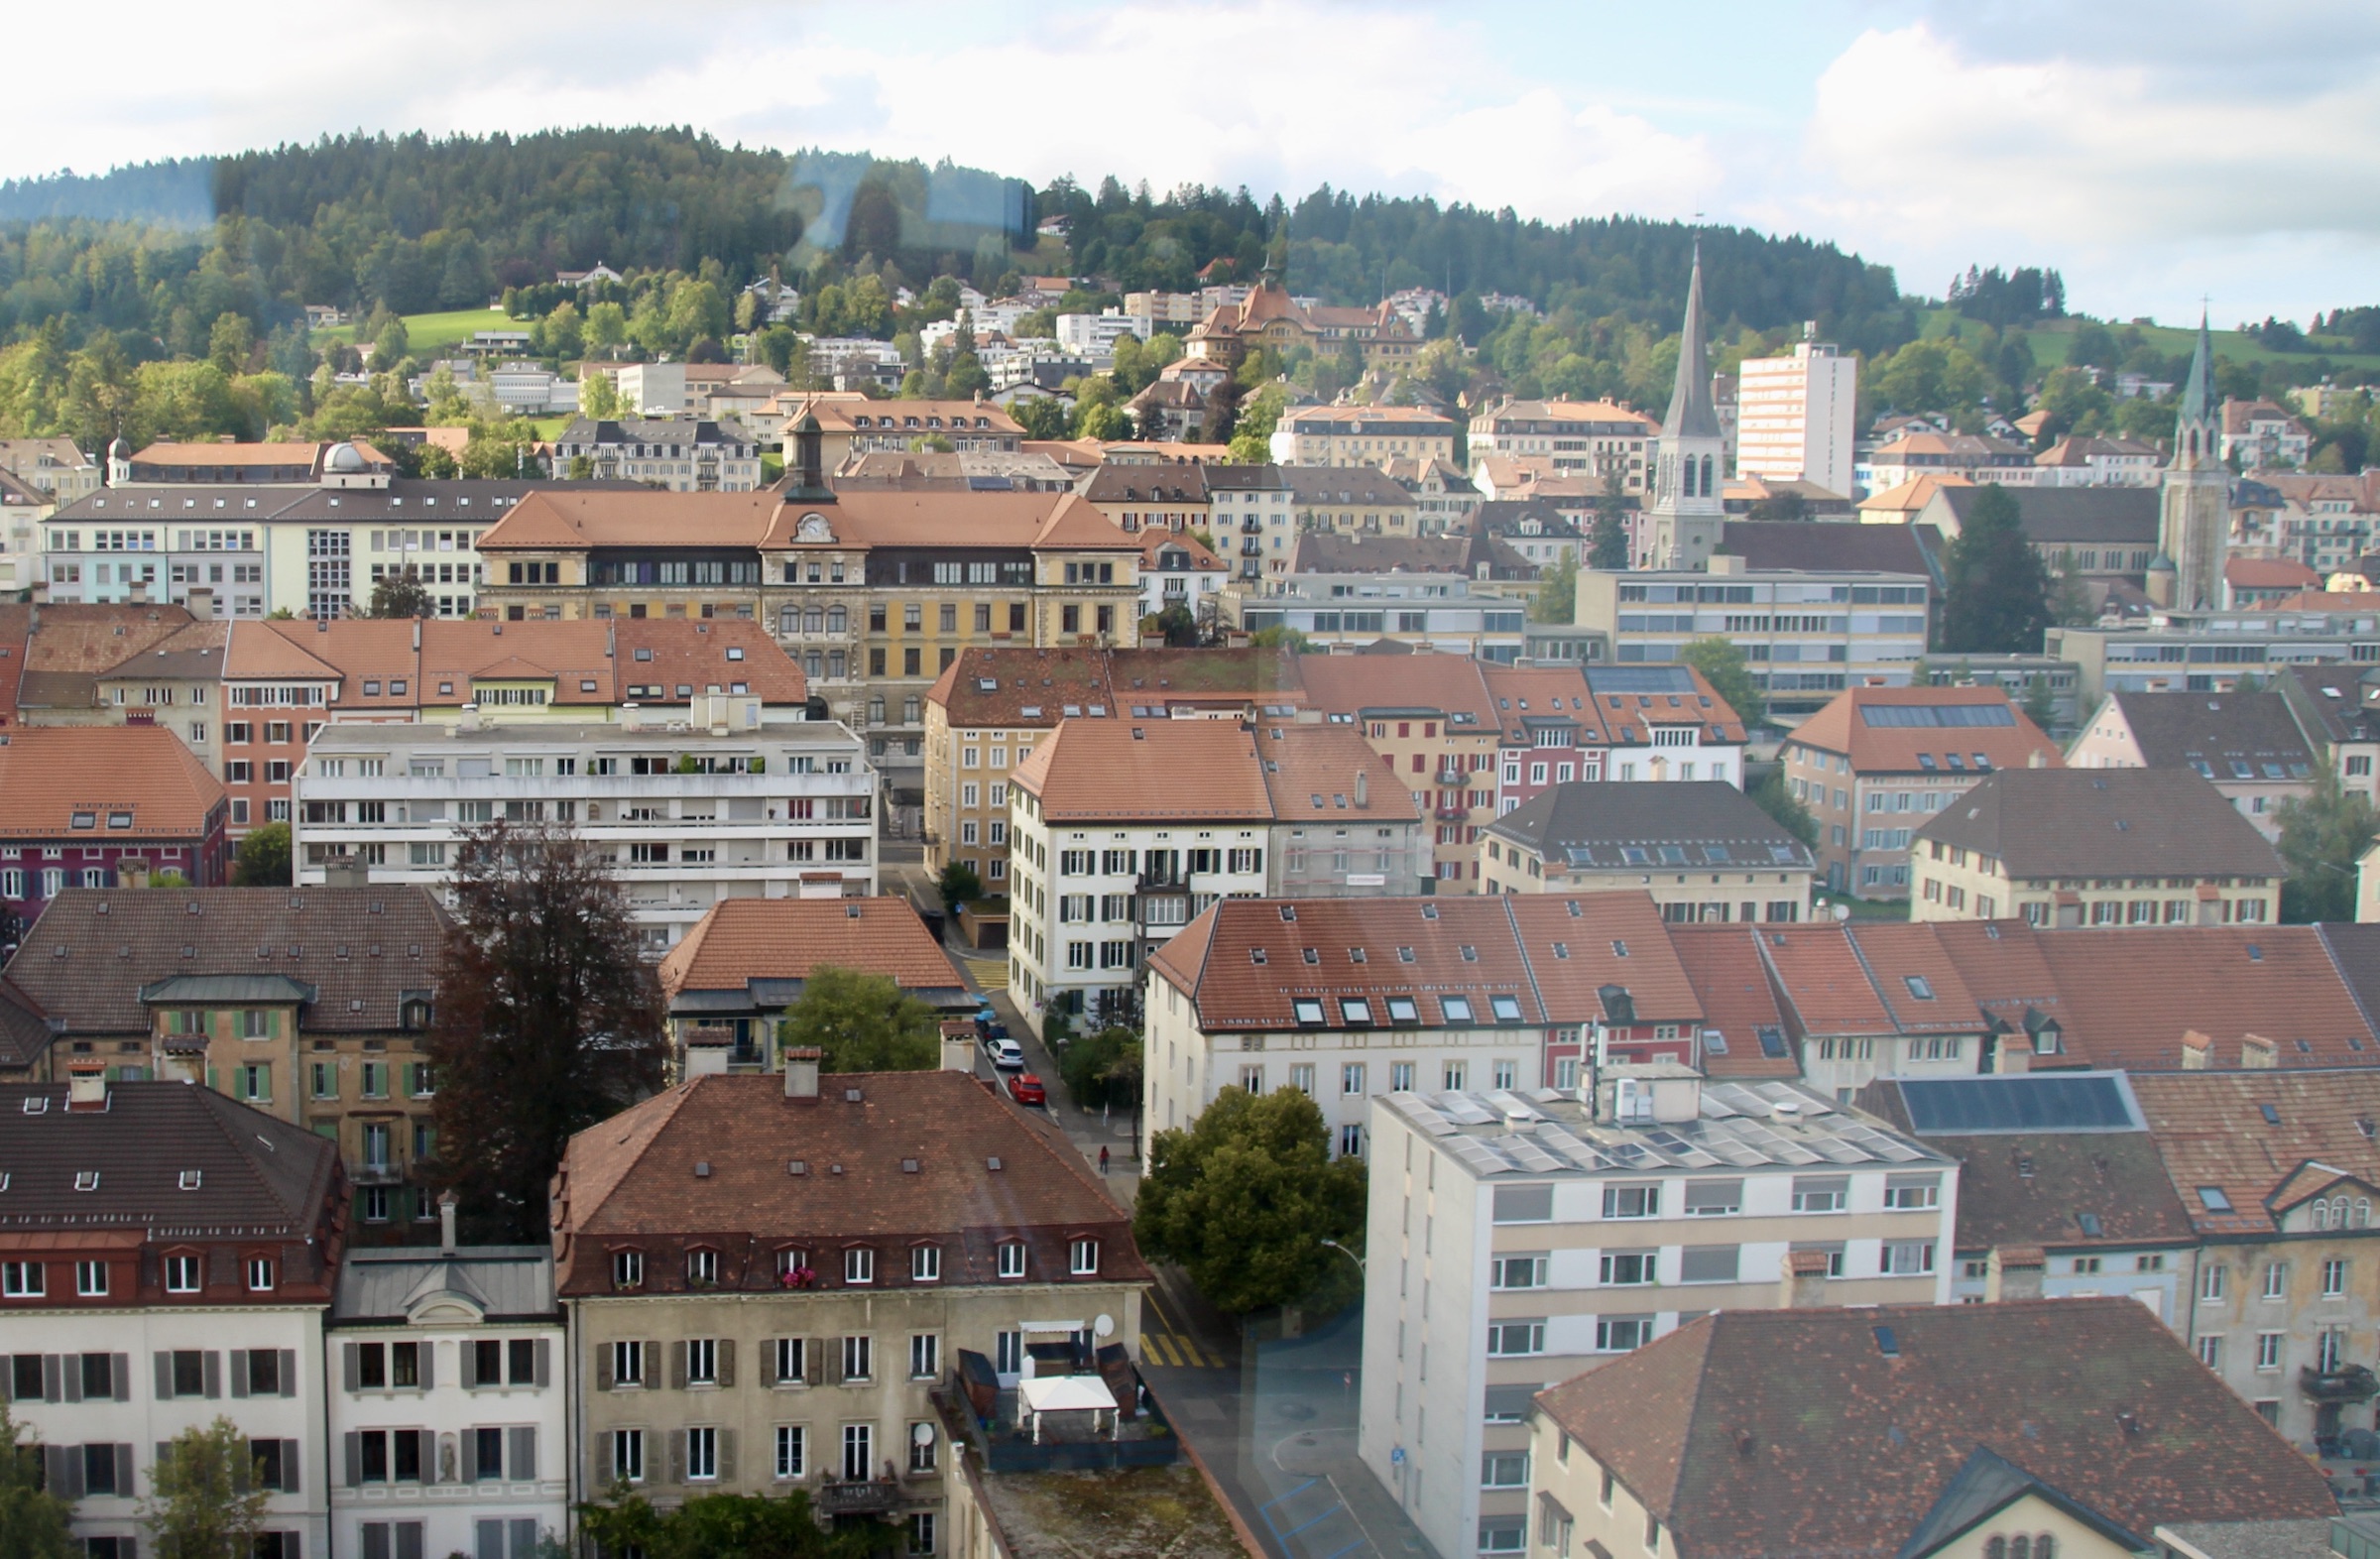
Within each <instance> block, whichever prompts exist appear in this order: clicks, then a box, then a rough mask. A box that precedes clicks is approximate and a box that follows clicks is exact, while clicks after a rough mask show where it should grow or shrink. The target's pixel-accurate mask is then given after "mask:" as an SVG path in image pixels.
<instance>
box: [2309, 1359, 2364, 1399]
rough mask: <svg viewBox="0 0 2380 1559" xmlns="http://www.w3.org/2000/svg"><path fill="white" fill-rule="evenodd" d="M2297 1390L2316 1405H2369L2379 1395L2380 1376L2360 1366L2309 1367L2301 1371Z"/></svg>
mask: <svg viewBox="0 0 2380 1559" xmlns="http://www.w3.org/2000/svg"><path fill="white" fill-rule="evenodd" d="M2298 1389H2299V1390H2301V1391H2303V1392H2305V1393H2306V1398H2307V1400H2308V1401H2313V1402H2368V1401H2370V1400H2371V1399H2372V1398H2373V1397H2375V1396H2380V1376H2374V1375H2373V1374H2372V1372H2371V1370H2370V1369H2369V1368H2368V1367H2366V1366H2364V1365H2359V1364H2351V1365H2340V1366H2338V1367H2337V1368H2335V1369H2330V1370H2319V1369H2317V1368H2315V1367H2314V1366H2313V1365H2308V1366H2306V1367H2305V1368H2303V1369H2301V1370H2300V1371H2299V1372H2298Z"/></svg>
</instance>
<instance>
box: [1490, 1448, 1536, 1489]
mask: <svg viewBox="0 0 2380 1559" xmlns="http://www.w3.org/2000/svg"><path fill="white" fill-rule="evenodd" d="M1528 1484H1529V1453H1528V1452H1526V1451H1489V1452H1487V1454H1486V1455H1485V1456H1482V1457H1481V1458H1480V1487H1481V1488H1482V1489H1525V1488H1527V1487H1528Z"/></svg>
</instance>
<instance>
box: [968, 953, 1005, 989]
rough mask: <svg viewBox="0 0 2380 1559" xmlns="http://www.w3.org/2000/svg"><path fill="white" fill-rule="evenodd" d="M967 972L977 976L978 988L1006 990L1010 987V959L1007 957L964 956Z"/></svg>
mask: <svg viewBox="0 0 2380 1559" xmlns="http://www.w3.org/2000/svg"><path fill="white" fill-rule="evenodd" d="M960 961H961V962H963V963H964V964H966V966H967V972H968V973H969V974H971V975H973V976H975V983H976V986H977V988H978V989H980V990H985V991H1006V990H1007V989H1008V988H1009V961H1008V960H1007V959H1005V958H963V959H961V960H960Z"/></svg>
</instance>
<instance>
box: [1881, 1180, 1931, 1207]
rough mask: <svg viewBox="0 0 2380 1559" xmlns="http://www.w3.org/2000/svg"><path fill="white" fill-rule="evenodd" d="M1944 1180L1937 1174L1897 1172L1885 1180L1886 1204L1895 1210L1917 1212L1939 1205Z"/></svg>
mask: <svg viewBox="0 0 2380 1559" xmlns="http://www.w3.org/2000/svg"><path fill="white" fill-rule="evenodd" d="M1941 1197H1942V1181H1941V1178H1940V1177H1939V1176H1936V1175H1930V1174H1928V1175H1914V1174H1896V1175H1892V1176H1889V1177H1887V1178H1886V1180H1885V1182H1884V1206H1885V1207H1886V1208H1887V1209H1888V1210H1890V1211H1894V1212H1916V1211H1920V1210H1922V1209H1925V1208H1929V1207H1934V1206H1937V1205H1939V1203H1940V1200H1941Z"/></svg>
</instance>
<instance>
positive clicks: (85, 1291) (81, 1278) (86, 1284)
mask: <svg viewBox="0 0 2380 1559" xmlns="http://www.w3.org/2000/svg"><path fill="white" fill-rule="evenodd" d="M74 1292H75V1293H77V1294H79V1295H81V1296H82V1297H83V1298H85V1299H103V1298H105V1297H106V1296H107V1263H106V1262H105V1261H76V1262H75V1263H74Z"/></svg>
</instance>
